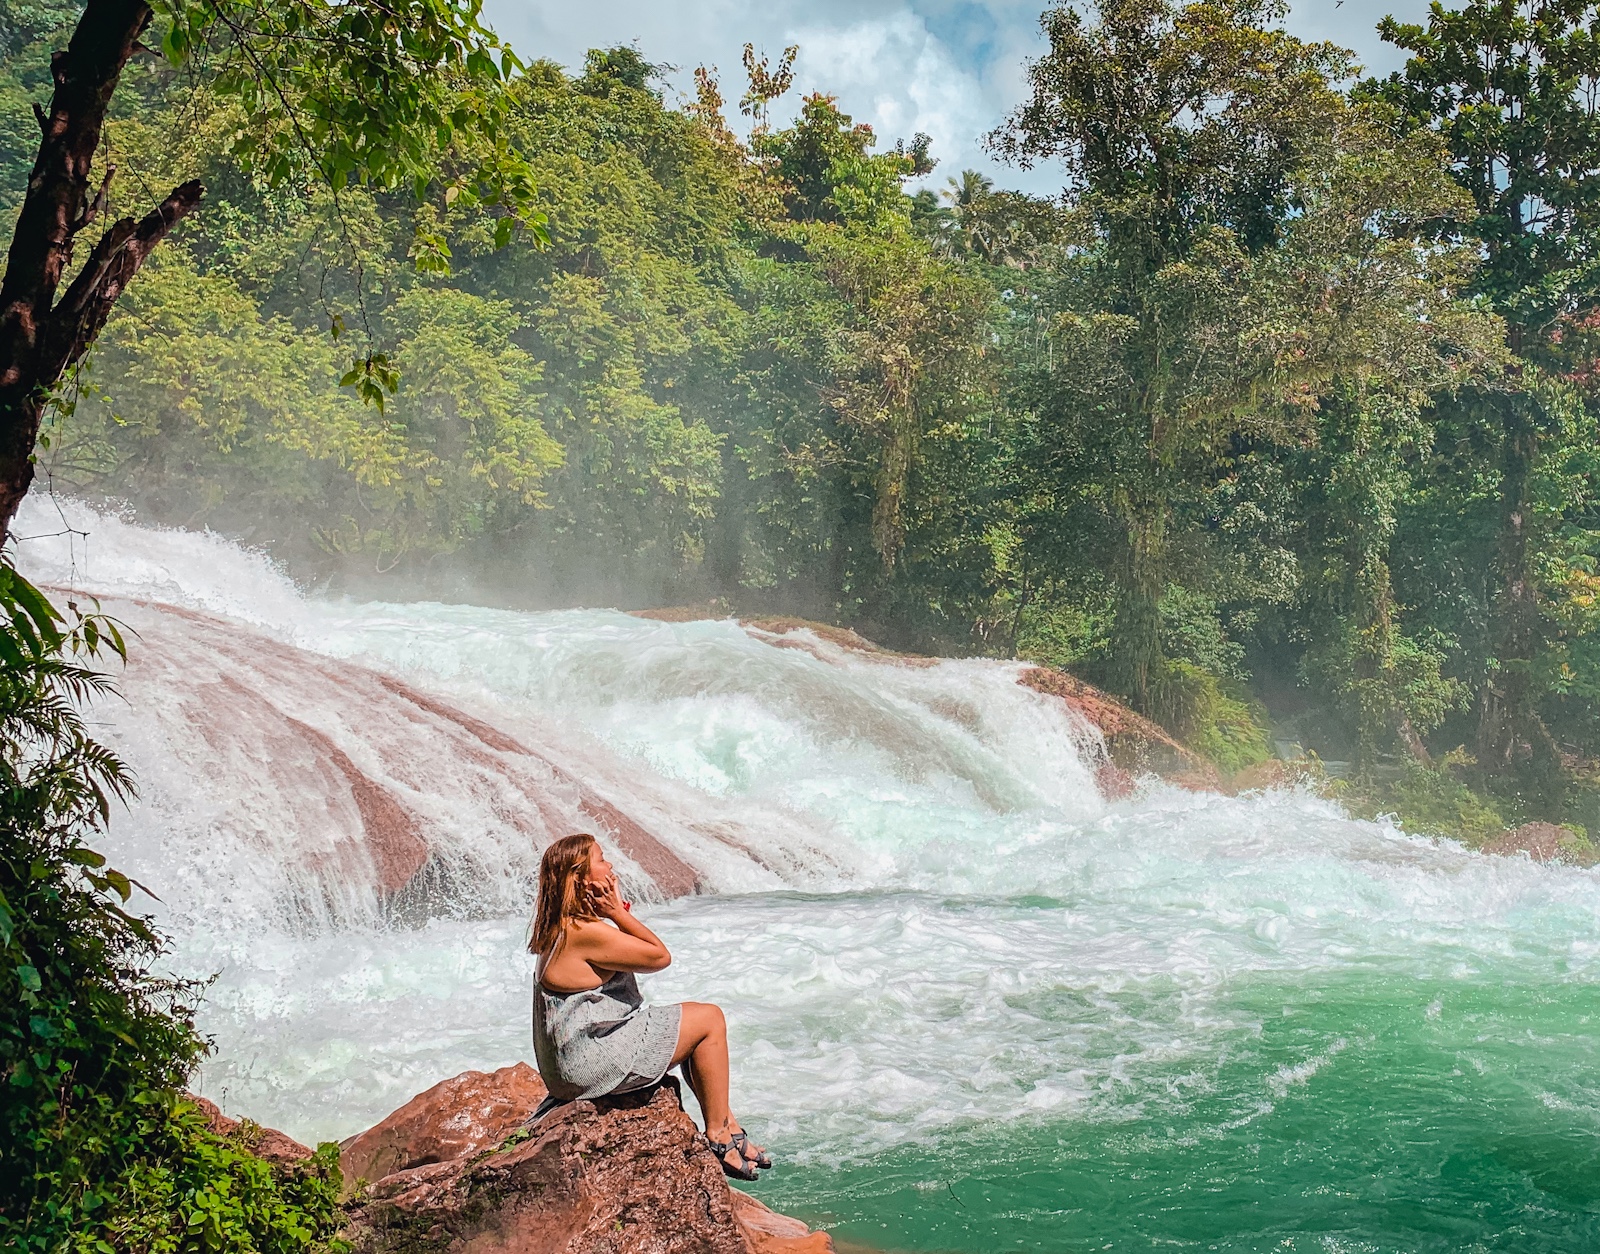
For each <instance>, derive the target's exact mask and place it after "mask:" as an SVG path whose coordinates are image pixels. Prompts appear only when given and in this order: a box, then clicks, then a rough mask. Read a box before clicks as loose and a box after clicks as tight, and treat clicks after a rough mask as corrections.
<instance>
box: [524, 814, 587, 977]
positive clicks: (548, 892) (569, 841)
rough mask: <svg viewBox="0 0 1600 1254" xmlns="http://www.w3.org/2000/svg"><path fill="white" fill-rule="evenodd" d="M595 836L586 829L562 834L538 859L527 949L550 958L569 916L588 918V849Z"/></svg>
mask: <svg viewBox="0 0 1600 1254" xmlns="http://www.w3.org/2000/svg"><path fill="white" fill-rule="evenodd" d="M594 846H595V839H594V837H593V836H591V835H589V833H588V832H577V833H575V834H573V835H571V836H563V837H562V838H561V839H560V840H558V841H556V842H555V843H554V844H552V845H551V846H550V847H549V848H548V849H546V850H545V851H544V857H543V858H541V859H540V860H539V897H538V900H537V902H536V903H535V904H534V907H533V928H532V930H531V931H530V933H529V935H528V952H529V953H535V954H540V955H542V956H544V957H545V958H547V959H548V958H549V957H550V951H551V950H553V949H554V948H555V947H556V942H557V941H559V940H560V939H561V934H562V932H563V931H564V930H565V929H566V925H567V923H568V922H570V921H571V920H573V919H592V918H594V917H595V915H594V914H592V913H591V912H590V910H589V894H588V891H587V886H588V879H587V876H588V873H589V851H590V850H591V849H593V848H594Z"/></svg>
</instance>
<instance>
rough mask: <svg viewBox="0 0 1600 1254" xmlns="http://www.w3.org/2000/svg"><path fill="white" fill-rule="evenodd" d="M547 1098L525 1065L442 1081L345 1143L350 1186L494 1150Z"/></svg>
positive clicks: (342, 1159)
mask: <svg viewBox="0 0 1600 1254" xmlns="http://www.w3.org/2000/svg"><path fill="white" fill-rule="evenodd" d="M544 1096H545V1088H544V1081H542V1080H540V1079H539V1073H538V1072H537V1071H535V1070H534V1069H533V1068H532V1067H530V1066H529V1065H528V1064H527V1063H525V1062H519V1063H517V1064H516V1065H515V1066H511V1067H501V1068H500V1070H498V1071H492V1072H491V1071H464V1072H462V1073H461V1074H460V1075H458V1076H455V1077H453V1078H452V1079H449V1080H442V1081H440V1082H439V1083H438V1084H435V1085H434V1086H433V1087H432V1088H431V1089H429V1090H428V1091H427V1092H425V1093H418V1094H417V1095H416V1096H415V1097H413V1098H412V1099H411V1100H410V1101H409V1102H407V1103H406V1104H405V1105H404V1106H402V1107H400V1109H399V1110H397V1111H395V1112H394V1113H393V1114H392V1115H390V1116H389V1117H388V1118H387V1119H385V1120H384V1121H383V1122H382V1123H380V1124H377V1125H375V1126H374V1127H371V1128H368V1129H367V1130H366V1131H365V1132H362V1133H359V1134H357V1135H356V1136H353V1137H351V1138H350V1139H349V1140H347V1141H343V1142H341V1143H340V1145H339V1166H340V1168H341V1169H342V1170H343V1172H344V1178H345V1185H346V1187H353V1186H354V1185H355V1183H356V1181H358V1180H381V1179H383V1178H384V1177H385V1176H388V1175H392V1174H393V1173H395V1172H397V1171H406V1170H408V1169H410V1168H412V1167H423V1166H426V1165H427V1164H428V1163H443V1162H449V1161H451V1160H452V1159H455V1158H464V1157H466V1156H467V1155H469V1154H476V1153H478V1152H479V1151H480V1150H486V1149H494V1148H495V1147H497V1146H498V1145H499V1144H500V1142H502V1141H504V1140H505V1139H506V1138H507V1137H508V1136H510V1135H511V1134H512V1133H513V1132H515V1131H516V1130H517V1129H518V1128H519V1127H521V1126H522V1122H523V1120H525V1119H526V1118H527V1117H528V1116H529V1115H530V1114H531V1113H533V1110H534V1108H535V1107H536V1106H538V1104H539V1103H540V1102H542V1101H543V1100H544Z"/></svg>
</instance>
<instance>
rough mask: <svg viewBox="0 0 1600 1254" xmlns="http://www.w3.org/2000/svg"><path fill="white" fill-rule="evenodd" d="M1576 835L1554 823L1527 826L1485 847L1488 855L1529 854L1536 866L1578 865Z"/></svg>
mask: <svg viewBox="0 0 1600 1254" xmlns="http://www.w3.org/2000/svg"><path fill="white" fill-rule="evenodd" d="M1573 844H1574V842H1573V832H1572V831H1571V830H1570V829H1569V828H1565V827H1558V826H1557V825H1556V824H1554V823H1524V824H1523V825H1522V826H1521V827H1519V828H1517V829H1516V830H1515V831H1510V832H1506V833H1505V834H1504V835H1503V836H1498V837H1496V838H1495V839H1494V840H1491V841H1490V842H1489V843H1488V844H1486V845H1485V846H1484V847H1483V851H1484V852H1485V853H1498V854H1518V853H1525V854H1527V855H1528V856H1529V857H1530V858H1532V859H1533V860H1534V861H1535V862H1569V861H1570V862H1576V861H1579V860H1580V859H1579V857H1578V856H1577V853H1576V851H1575V849H1574V848H1573V847H1572V846H1573Z"/></svg>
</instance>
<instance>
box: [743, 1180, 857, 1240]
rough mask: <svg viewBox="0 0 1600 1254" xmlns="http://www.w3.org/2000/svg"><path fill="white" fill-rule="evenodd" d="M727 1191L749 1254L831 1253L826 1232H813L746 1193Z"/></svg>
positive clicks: (796, 1220)
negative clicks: (731, 1198)
mask: <svg viewBox="0 0 1600 1254" xmlns="http://www.w3.org/2000/svg"><path fill="white" fill-rule="evenodd" d="M728 1192H729V1193H731V1194H732V1195H733V1219H734V1222H735V1223H737V1224H738V1225H739V1227H740V1229H741V1230H742V1231H743V1232H744V1239H745V1244H746V1245H748V1246H749V1247H750V1254H833V1240H832V1238H830V1237H829V1236H828V1234H827V1233H826V1232H812V1231H811V1229H810V1228H808V1227H806V1226H805V1224H803V1223H801V1222H800V1221H799V1220H798V1219H790V1218H789V1216H787V1215H780V1214H778V1212H777V1211H775V1210H773V1209H772V1208H771V1207H770V1206H767V1205H765V1204H764V1203H762V1202H758V1201H757V1200H756V1199H755V1198H753V1197H751V1196H750V1195H749V1194H748V1193H741V1192H739V1190H738V1189H729V1190H728Z"/></svg>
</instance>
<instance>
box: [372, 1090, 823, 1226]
mask: <svg viewBox="0 0 1600 1254" xmlns="http://www.w3.org/2000/svg"><path fill="white" fill-rule="evenodd" d="M514 1070H515V1068H506V1069H505V1070H504V1071H501V1072H497V1073H495V1074H496V1075H497V1076H498V1075H504V1074H505V1072H507V1071H514ZM472 1074H473V1073H470V1072H469V1073H468V1075H469V1076H470V1075H472ZM479 1074H481V1073H479ZM465 1078H466V1077H459V1079H465ZM490 1078H492V1077H490ZM449 1083H455V1082H454V1081H447V1084H449ZM474 1083H480V1082H477V1081H474ZM443 1089H445V1085H439V1086H436V1088H434V1089H430V1090H429V1092H428V1093H427V1094H423V1097H429V1096H430V1095H433V1094H438V1093H439V1092H440V1090H443ZM417 1100H418V1101H420V1100H421V1098H419V1099H417ZM413 1104H415V1103H413ZM407 1109H410V1106H408V1107H404V1108H402V1110H401V1111H397V1112H396V1114H395V1116H391V1117H390V1119H389V1120H385V1121H384V1124H380V1125H379V1127H380V1128H381V1127H383V1126H385V1125H387V1124H389V1123H390V1122H391V1120H394V1119H395V1118H396V1117H397V1116H399V1115H401V1114H403V1113H404V1111H405V1110H407ZM374 1131H377V1129H374ZM367 1135H369V1134H365V1133H364V1134H363V1137H365V1136H367ZM362 1139H363V1138H362V1137H358V1138H355V1140H356V1141H360V1140H362ZM342 1235H343V1237H344V1239H345V1240H346V1241H349V1242H350V1243H351V1245H352V1247H353V1250H354V1251H355V1254H400V1252H402V1251H403V1252H404V1254H469V1252H470V1254H490V1252H491V1251H492V1252H493V1254H832V1250H833V1245H832V1242H831V1241H830V1240H829V1239H828V1236H827V1235H826V1234H825V1233H814V1232H810V1231H809V1230H807V1228H806V1227H805V1225H804V1224H802V1223H800V1222H799V1221H797V1220H792V1219H787V1218H785V1217H784V1216H782V1215H777V1214H775V1213H774V1212H772V1211H770V1210H768V1209H767V1208H766V1207H765V1206H763V1205H761V1203H760V1202H757V1201H756V1200H755V1199H754V1198H750V1197H747V1196H745V1195H743V1194H739V1193H736V1192H734V1191H733V1190H731V1189H730V1188H729V1187H728V1183H727V1181H726V1180H725V1179H724V1178H723V1175H722V1172H721V1169H720V1168H719V1167H718V1166H717V1161H716V1159H715V1158H713V1157H712V1155H711V1152H710V1151H709V1150H708V1149H707V1148H706V1144H705V1141H704V1140H703V1139H702V1137H701V1136H700V1133H699V1130H698V1129H697V1128H696V1127H695V1124H694V1121H693V1120H691V1119H690V1118H689V1116H688V1115H686V1114H685V1113H684V1112H683V1109H682V1106H681V1104H680V1101H679V1098H678V1091H677V1086H676V1083H675V1082H672V1081H669V1082H668V1083H667V1084H664V1085H662V1086H661V1087H660V1088H658V1089H656V1090H655V1091H654V1092H653V1093H647V1094H640V1095H628V1096H623V1097H611V1098H602V1099H600V1100H599V1101H593V1102H589V1101H579V1102H572V1103H570V1104H569V1105H566V1106H562V1107H559V1108H558V1109H556V1110H555V1111H553V1112H551V1113H550V1114H548V1115H546V1116H545V1117H544V1119H542V1120H540V1122H539V1123H538V1125H537V1126H536V1127H534V1128H533V1129H532V1130H531V1131H530V1132H529V1134H527V1136H526V1138H525V1139H521V1140H517V1141H515V1142H513V1143H511V1144H506V1145H505V1146H504V1148H501V1149H499V1150H496V1151H494V1152H491V1153H488V1154H483V1153H482V1152H481V1151H479V1152H476V1153H468V1154H465V1155H464V1156H463V1157H460V1158H456V1159H453V1160H451V1161H448V1162H435V1163H430V1164H427V1165H423V1166H417V1167H412V1168H410V1169H408V1170H403V1171H398V1172H395V1173H394V1174H392V1175H390V1176H388V1177H386V1178H385V1179H383V1180H380V1181H379V1182H378V1183H377V1184H375V1185H373V1186H372V1188H371V1190H370V1191H369V1192H368V1193H367V1194H366V1195H365V1196H364V1197H363V1198H361V1199H360V1201H359V1204H358V1205H357V1208H356V1209H355V1210H354V1212H353V1215H352V1218H351V1222H350V1224H349V1226H348V1227H347V1228H346V1229H345V1231H344V1233H343V1234H342Z"/></svg>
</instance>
